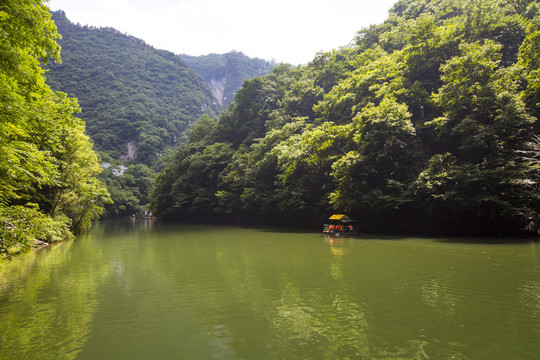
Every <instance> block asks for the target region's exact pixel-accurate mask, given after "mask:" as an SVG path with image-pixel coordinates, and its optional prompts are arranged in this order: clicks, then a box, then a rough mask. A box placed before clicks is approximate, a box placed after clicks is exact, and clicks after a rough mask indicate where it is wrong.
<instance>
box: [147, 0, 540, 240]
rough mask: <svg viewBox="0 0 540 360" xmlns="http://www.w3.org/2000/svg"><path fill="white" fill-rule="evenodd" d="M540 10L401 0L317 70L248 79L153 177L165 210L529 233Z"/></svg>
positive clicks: (421, 229) (533, 222)
mask: <svg viewBox="0 0 540 360" xmlns="http://www.w3.org/2000/svg"><path fill="white" fill-rule="evenodd" d="M539 49H540V11H539V4H538V1H531V0H513V1H509V0H400V1H398V2H397V3H396V4H395V5H394V7H393V8H392V10H391V11H390V14H389V17H388V19H387V20H386V21H385V22H383V23H382V24H378V25H373V26H371V27H369V28H365V29H362V30H360V31H359V32H358V34H357V36H356V37H355V39H354V43H353V44H352V45H350V46H347V47H344V48H342V49H340V50H337V51H333V52H329V53H322V54H319V55H318V56H317V57H316V58H315V59H313V61H312V62H311V63H309V64H308V65H306V66H302V67H298V68H292V67H288V66H278V67H276V68H275V69H274V70H273V72H272V73H270V74H268V75H266V76H264V77H259V78H254V79H251V80H248V81H246V82H244V84H243V86H242V88H241V89H240V90H239V91H238V92H237V93H236V98H235V101H234V102H233V103H232V104H231V105H230V106H229V107H228V108H227V110H225V111H224V112H223V113H222V114H221V116H220V117H219V118H218V119H214V118H212V117H210V116H206V117H203V118H201V119H200V120H199V121H198V122H197V123H196V124H195V125H194V127H193V129H192V132H191V135H190V140H189V143H188V144H187V145H184V146H181V147H179V148H178V150H177V151H176V153H175V154H174V156H172V157H171V158H170V159H169V161H168V163H167V166H166V168H165V170H164V171H163V172H162V173H161V174H160V175H159V177H158V179H157V181H156V187H155V188H154V190H153V194H152V206H153V209H154V211H155V212H157V213H158V215H159V216H160V217H161V218H163V219H166V220H171V221H181V220H196V219H205V220H207V219H215V220H221V221H244V222H253V223H273V224H276V223H279V224H305V225H310V226H320V224H321V223H322V221H323V220H324V219H325V218H326V217H327V216H328V214H330V213H331V212H333V211H338V212H347V213H348V214H349V215H350V216H351V217H354V218H357V219H359V220H360V224H361V227H362V230H364V231H378V232H381V231H383V232H399V233H405V232H409V233H431V234H433V233H444V234H469V235H473V234H475V235H478V234H489V235H493V234H517V233H523V232H527V231H533V230H535V229H537V228H538V215H539V205H540V201H539V200H540V198H539V191H538V181H539V162H538V161H539V155H540V141H539V138H538V136H537V134H538V128H539V126H538V121H537V118H538V116H539V114H540V111H539V110H540V104H539V102H540V87H539V85H538V84H539V83H540V81H539V74H540V61H539V59H540V54H539V51H540V50H539Z"/></svg>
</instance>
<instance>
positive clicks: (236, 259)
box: [0, 221, 540, 360]
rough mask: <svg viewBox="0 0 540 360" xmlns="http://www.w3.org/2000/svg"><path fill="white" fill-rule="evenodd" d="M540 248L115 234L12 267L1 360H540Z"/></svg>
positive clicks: (153, 228)
mask: <svg viewBox="0 0 540 360" xmlns="http://www.w3.org/2000/svg"><path fill="white" fill-rule="evenodd" d="M539 354H540V246H539V244H538V243H534V242H532V243H529V242H523V241H522V242H520V243H515V242H514V243H512V242H510V241H509V240H507V241H502V240H494V242H491V243H489V242H488V241H486V240H477V241H474V240H461V241H460V240H451V239H429V238H426V239H415V238H382V237H378V238H377V237H369V236H359V237H354V238H350V237H342V238H329V237H327V236H324V235H322V234H318V233H301V232H300V233H298V232H293V231H291V232H288V231H272V230H260V229H244V228H233V227H199V226H185V225H183V226H170V225H163V224H158V223H156V224H153V223H149V222H144V221H141V222H135V223H132V222H130V221H123V222H104V223H100V224H96V225H95V226H94V227H93V229H92V231H91V233H90V234H88V235H87V236H84V237H81V238H79V239H77V240H75V241H71V242H65V243H60V244H58V245H54V246H50V247H48V248H44V249H42V250H40V251H36V252H33V253H30V254H27V255H25V256H22V257H21V258H18V259H15V260H14V261H12V262H11V263H10V264H8V265H5V266H4V267H3V268H0V359H6V360H7V359H9V360H17V359H32V360H34V359H40V360H47V359H51V360H53V359H54V360H59V359H81V360H82V359H92V360H96V359H99V360H104V359H114V360H119V359H130V360H134V359H152V360H161V359H475V360H476V359H490V360H492V359H538V358H539V356H540V355H539Z"/></svg>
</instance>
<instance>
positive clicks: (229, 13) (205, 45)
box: [48, 0, 397, 65]
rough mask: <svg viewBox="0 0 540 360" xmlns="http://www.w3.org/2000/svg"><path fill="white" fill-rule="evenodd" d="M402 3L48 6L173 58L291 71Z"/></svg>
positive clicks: (64, 1) (104, 1)
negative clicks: (229, 58) (238, 56)
mask: <svg viewBox="0 0 540 360" xmlns="http://www.w3.org/2000/svg"><path fill="white" fill-rule="evenodd" d="M395 2H397V0H326V1H321V0H267V1H260V0H50V1H49V4H48V5H49V7H50V8H51V10H63V11H64V12H65V13H66V16H67V17H68V19H69V20H71V21H72V22H74V23H79V24H81V25H90V26H96V27H113V28H115V29H117V30H119V31H120V32H122V33H126V34H129V35H132V36H135V37H137V38H140V39H143V40H144V41H145V42H146V43H147V44H149V45H152V46H153V47H155V48H157V49H163V50H169V51H171V52H173V53H175V54H187V55H207V54H211V53H216V54H223V53H227V52H229V51H232V50H236V51H241V52H243V53H244V54H246V55H248V56H250V57H258V58H262V59H266V60H275V61H276V62H286V63H289V64H292V65H300V64H306V63H308V62H309V61H311V60H313V58H314V57H315V56H316V54H317V53H318V52H321V51H330V50H333V49H338V48H340V47H342V46H346V45H348V44H349V43H350V42H351V41H352V40H353V38H354V36H355V34H356V32H357V31H358V30H360V29H362V28H363V27H368V26H369V25H371V24H379V23H381V22H383V21H384V20H385V19H386V18H387V17H388V10H390V8H391V7H392V5H393V4H394V3H395Z"/></svg>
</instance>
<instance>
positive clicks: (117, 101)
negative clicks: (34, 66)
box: [47, 12, 219, 166]
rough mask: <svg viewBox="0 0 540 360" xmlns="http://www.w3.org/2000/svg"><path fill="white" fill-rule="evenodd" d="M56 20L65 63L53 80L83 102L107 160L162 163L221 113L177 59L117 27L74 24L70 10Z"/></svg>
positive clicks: (50, 76)
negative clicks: (192, 130) (200, 123)
mask: <svg viewBox="0 0 540 360" xmlns="http://www.w3.org/2000/svg"><path fill="white" fill-rule="evenodd" d="M53 20H54V22H55V23H56V25H57V26H58V32H59V33H60V34H62V39H61V40H59V44H60V45H61V46H62V56H63V61H62V63H61V64H54V65H51V66H49V71H48V72H47V83H48V84H49V85H50V86H51V87H52V88H53V89H55V90H61V91H63V92H66V93H68V94H69V95H70V96H76V97H77V98H78V99H79V101H80V104H81V107H82V112H81V113H80V115H79V116H80V118H81V119H82V120H84V121H85V123H86V127H87V131H88V134H89V135H90V137H91V138H92V140H93V141H94V143H95V146H96V149H97V150H98V151H99V152H100V154H102V155H103V156H104V158H105V159H106V160H108V161H114V160H117V161H118V160H120V159H122V160H123V161H127V160H131V161H132V162H133V163H142V164H145V165H147V166H152V165H154V164H156V163H159V157H160V156H161V155H162V154H163V153H164V152H166V150H167V149H168V148H171V147H174V146H176V145H177V144H179V143H181V142H182V141H183V139H182V134H183V133H184V132H185V131H186V130H187V129H188V127H189V125H190V124H191V123H192V122H194V121H195V120H196V119H197V118H198V117H199V116H200V115H201V114H204V113H210V114H212V113H215V112H217V111H218V110H219V107H218V106H217V105H215V104H214V100H213V97H212V94H211V93H210V91H209V90H208V88H207V86H206V85H205V83H204V81H203V79H202V78H201V77H200V76H199V75H198V74H197V73H196V72H195V71H194V70H193V69H191V68H190V67H189V66H188V65H187V64H186V63H185V62H184V61H182V60H181V59H180V58H179V57H178V56H177V55H175V54H173V53H171V52H168V51H164V50H157V49H154V48H153V47H151V46H150V45H147V44H146V43H144V41H142V40H140V39H137V38H134V37H131V36H128V35H125V34H122V33H120V32H119V31H117V30H115V29H112V28H92V27H87V26H84V27H83V26H79V25H76V24H73V23H71V22H70V21H69V20H68V19H67V17H66V15H65V13H63V12H55V13H54V14H53Z"/></svg>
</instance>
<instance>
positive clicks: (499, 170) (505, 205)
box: [416, 40, 538, 234]
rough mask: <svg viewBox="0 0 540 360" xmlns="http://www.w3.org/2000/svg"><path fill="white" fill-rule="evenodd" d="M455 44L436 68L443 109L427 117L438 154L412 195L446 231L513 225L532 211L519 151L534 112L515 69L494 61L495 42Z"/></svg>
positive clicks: (496, 53) (497, 53) (489, 229)
mask: <svg viewBox="0 0 540 360" xmlns="http://www.w3.org/2000/svg"><path fill="white" fill-rule="evenodd" d="M460 50H461V52H462V54H461V55H460V56H456V57H454V58H452V59H451V60H449V61H448V62H447V63H446V64H444V65H443V66H442V68H441V71H442V80H443V81H444V85H443V86H442V87H441V89H440V90H439V92H438V93H437V94H435V95H434V98H435V102H436V103H437V104H438V105H439V106H440V107H441V108H442V109H443V110H444V116H442V117H440V118H437V119H435V120H434V121H432V122H431V123H430V124H431V125H432V126H434V130H435V131H436V132H437V134H438V136H437V139H438V141H439V142H440V144H441V147H440V148H439V151H440V153H439V154H437V155H435V156H434V157H433V158H432V159H431V160H430V163H429V166H428V168H427V169H426V170H425V171H424V172H422V174H420V176H419V178H418V180H417V182H416V193H417V196H418V198H417V200H418V202H419V204H423V205H422V207H424V208H425V209H428V211H427V214H428V216H429V218H430V219H432V220H433V224H439V225H441V223H442V224H444V229H445V230H446V231H448V230H450V229H451V228H453V229H455V230H458V231H462V232H467V233H486V234H491V233H502V232H515V231H516V230H517V229H524V227H525V225H526V223H527V222H530V221H531V218H532V217H533V216H534V214H535V213H536V211H537V209H536V205H535V203H536V198H537V197H538V194H537V193H535V192H534V189H532V188H531V186H530V181H528V180H529V179H528V173H529V169H528V165H527V163H526V162H525V161H523V159H522V158H521V156H520V155H519V151H522V150H525V149H526V147H527V139H528V137H529V136H530V132H531V129H532V124H533V122H534V121H535V119H534V118H533V117H531V116H530V115H528V114H527V112H526V110H525V106H524V104H523V101H522V97H521V94H520V92H519V87H518V85H519V84H518V81H517V79H518V77H517V75H516V74H517V73H516V72H517V68H516V67H509V68H505V67H499V63H500V59H501V53H500V50H501V45H500V44H497V43H495V42H494V41H491V40H485V41H483V42H476V43H463V44H462V45H461V46H460ZM441 200H444V201H441ZM443 217H444V218H443Z"/></svg>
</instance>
